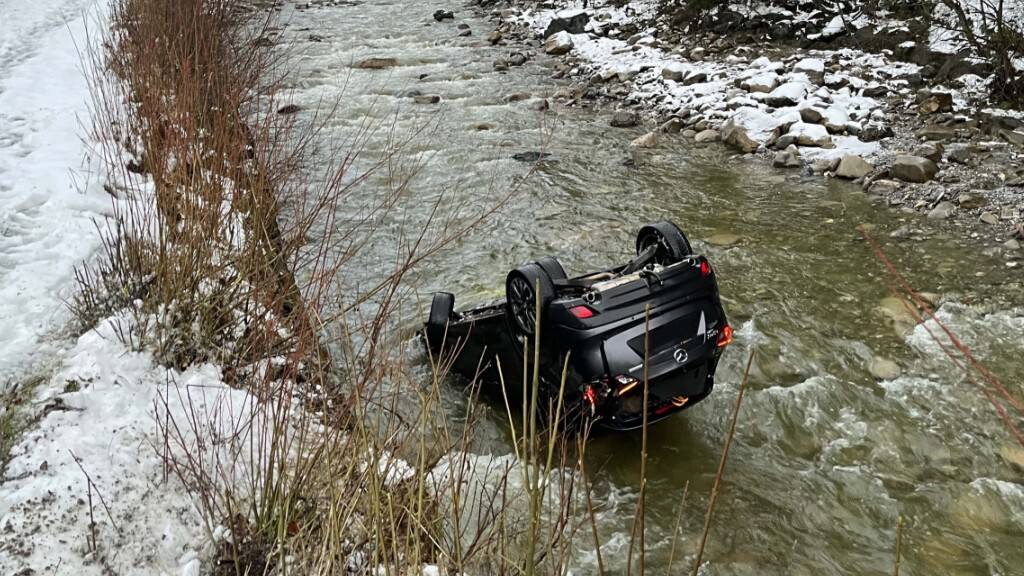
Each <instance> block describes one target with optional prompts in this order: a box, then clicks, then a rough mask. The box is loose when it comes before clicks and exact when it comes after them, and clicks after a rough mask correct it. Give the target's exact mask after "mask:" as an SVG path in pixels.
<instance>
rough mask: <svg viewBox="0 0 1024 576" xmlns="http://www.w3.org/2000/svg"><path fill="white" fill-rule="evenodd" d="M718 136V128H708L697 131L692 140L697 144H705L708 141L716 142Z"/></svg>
mask: <svg viewBox="0 0 1024 576" xmlns="http://www.w3.org/2000/svg"><path fill="white" fill-rule="evenodd" d="M719 137H720V134H719V133H718V130H712V129H710V128H709V129H707V130H703V131H701V132H698V133H697V135H696V136H694V137H693V140H694V142H696V143H697V144H707V143H709V142H718V139H719Z"/></svg>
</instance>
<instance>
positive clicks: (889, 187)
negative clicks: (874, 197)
mask: <svg viewBox="0 0 1024 576" xmlns="http://www.w3.org/2000/svg"><path fill="white" fill-rule="evenodd" d="M902 186H903V185H902V184H900V183H899V182H897V181H896V180H875V181H874V182H872V183H871V185H870V186H868V193H869V194H878V195H879V196H888V195H889V194H892V193H894V192H896V191H897V190H899V189H900V187H902Z"/></svg>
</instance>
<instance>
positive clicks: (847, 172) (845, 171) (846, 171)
mask: <svg viewBox="0 0 1024 576" xmlns="http://www.w3.org/2000/svg"><path fill="white" fill-rule="evenodd" d="M874 169H875V167H874V166H873V165H871V163H869V162H867V161H865V160H864V159H863V158H861V157H860V156H857V155H856V154H847V155H846V156H843V159H842V160H840V161H839V167H838V168H836V176H838V177H839V178H847V179H849V180H856V179H857V178H863V177H864V176H867V175H868V174H869V173H870V172H871V171H872V170H874Z"/></svg>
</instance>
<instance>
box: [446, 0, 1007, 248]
mask: <svg viewBox="0 0 1024 576" xmlns="http://www.w3.org/2000/svg"><path fill="white" fill-rule="evenodd" d="M582 6H583V5H582V3H575V2H556V3H550V2H549V3H545V4H541V5H539V7H538V6H537V5H530V4H526V3H520V2H504V3H496V4H495V3H491V4H488V5H486V6H476V7H475V10H476V11H477V13H478V15H479V16H482V17H485V18H487V19H489V21H490V22H491V23H492V24H493V25H494V30H493V31H492V32H490V33H489V34H487V35H486V38H487V41H488V42H490V43H491V44H497V45H500V46H506V47H507V49H508V57H506V58H500V59H497V60H495V61H494V62H493V66H494V68H495V70H497V71H499V72H500V71H503V70H507V69H508V68H509V67H514V66H518V65H522V63H523V62H524V61H525V60H526V59H527V58H534V57H536V56H537V55H538V54H539V53H541V52H546V53H547V54H550V55H554V56H557V57H559V58H560V60H561V62H560V65H559V68H558V71H557V72H556V73H555V76H556V77H559V78H564V79H568V80H570V81H571V82H572V84H571V87H567V88H563V89H560V90H558V91H557V92H555V93H554V94H553V96H552V100H553V101H554V102H555V103H557V104H558V105H561V106H566V107H582V108H597V109H601V110H603V111H606V113H607V116H608V123H609V126H610V127H613V128H623V129H633V130H637V129H641V130H645V131H647V132H648V134H647V135H641V137H640V138H637V139H636V140H635V141H634V142H633V145H634V146H635V147H638V148H648V147H657V146H665V145H670V144H668V143H665V140H664V139H663V140H662V141H661V142H659V140H658V137H657V135H658V134H661V133H673V132H681V133H682V134H683V135H685V136H686V137H688V138H690V139H692V140H693V141H695V142H696V143H698V144H702V145H718V144H715V143H719V142H720V143H721V144H724V145H725V146H728V147H729V148H731V149H732V150H734V151H735V152H737V153H739V154H747V155H753V156H757V157H759V158H761V159H763V161H764V162H765V163H767V164H770V165H772V166H774V168H775V169H777V170H779V171H780V173H782V172H789V173H792V172H794V171H796V172H799V173H801V174H802V175H804V176H806V177H808V178H815V177H825V178H840V179H846V180H849V181H852V182H853V183H855V184H859V185H861V186H862V188H863V190H864V191H865V192H866V193H868V194H869V195H871V196H872V198H873V199H874V200H873V201H875V202H876V203H877V204H878V205H880V206H888V207H891V208H894V209H898V210H902V211H905V212H911V213H921V214H923V215H926V216H927V217H928V218H929V219H930V220H933V221H934V222H935V223H936V224H938V223H940V222H944V221H945V222H948V225H949V227H950V228H951V229H953V230H956V231H957V233H958V234H963V235H969V236H972V237H975V238H981V239H983V240H984V241H985V242H986V243H987V244H988V245H989V250H990V251H992V252H993V253H995V254H1001V255H1003V256H1004V257H1005V259H1006V260H1007V264H1008V265H1010V266H1015V265H1016V261H1017V259H1018V258H1019V257H1020V256H1021V252H1020V241H1021V240H1022V239H1024V229H1022V216H1021V212H1022V206H1024V121H1022V119H1024V113H1022V112H1021V111H1020V110H1012V109H994V108H992V107H990V105H989V104H988V102H987V92H986V83H987V77H985V76H983V74H987V73H988V71H987V69H986V67H985V66H984V65H983V64H982V63H978V62H976V61H971V60H969V59H964V58H959V57H954V56H951V55H949V54H944V53H943V52H942V46H940V45H939V43H938V42H933V44H935V46H930V45H929V46H925V45H919V44H918V43H915V42H914V41H913V40H910V39H908V38H911V37H912V35H910V34H911V33H910V32H909V28H908V26H906V25H901V24H900V23H899V22H896V23H894V22H892V21H889V22H887V23H886V24H885V25H884V26H882V25H875V24H874V23H871V22H860V26H861V29H860V30H858V31H857V32H856V33H855V34H854V33H840V34H836V33H835V31H834V30H831V31H830V30H829V26H833V27H834V23H833V22H830V21H822V22H818V23H815V22H814V21H812V20H806V19H805V20H801V21H800V22H798V23H795V22H796V20H797V19H794V18H791V19H790V20H791V21H790V22H789V24H793V25H796V24H799V25H800V26H803V28H799V29H798V32H799V33H800V34H803V36H804V37H805V41H804V42H802V43H799V42H797V43H794V42H792V41H788V42H787V41H779V40H772V39H770V38H767V37H761V38H760V39H758V37H757V35H755V34H750V33H748V32H738V33H735V34H732V35H728V34H726V35H721V34H718V33H715V32H707V33H705V34H701V35H681V34H679V33H678V32H673V30H672V28H671V26H670V24H669V23H667V22H666V21H664V19H659V17H658V15H657V14H656V13H655V12H654V9H653V4H652V3H635V2H634V3H630V4H629V5H628V6H626V7H618V6H616V5H615V3H612V2H597V3H588V4H587V7H586V8H583V7H582ZM798 16H799V15H798ZM456 21H457V20H455V19H453V20H451V21H450V22H452V25H453V26H454V25H456V24H455V22H456ZM773 21H774V22H776V23H778V22H779V20H778V19H776V20H773ZM785 23H786V22H783V24H785ZM814 26H820V27H821V28H822V29H821V30H819V31H817V32H814V31H813V30H814ZM826 32H828V33H831V34H832V36H831V37H829V36H828V35H827V34H825V33H826ZM925 34H927V31H925ZM861 40H863V41H864V42H863V43H861ZM800 44H802V45H800ZM850 45H860V46H862V47H863V46H865V45H867V46H874V47H876V48H877V49H878V50H880V51H879V52H868V51H865V50H861V49H858V48H851V47H850ZM907 233H908V234H911V233H912V231H908V232H907Z"/></svg>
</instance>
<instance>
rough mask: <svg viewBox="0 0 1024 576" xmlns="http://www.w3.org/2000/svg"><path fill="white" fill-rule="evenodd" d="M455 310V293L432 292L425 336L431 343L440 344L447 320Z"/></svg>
mask: <svg viewBox="0 0 1024 576" xmlns="http://www.w3.org/2000/svg"><path fill="white" fill-rule="evenodd" d="M454 311H455V295H454V294H449V293H448V292H434V297H433V299H431V301H430V315H429V316H427V338H428V339H429V340H430V341H431V343H433V344H440V343H441V340H442V339H443V338H444V333H445V329H446V328H447V326H448V321H449V320H451V317H452V312H454Z"/></svg>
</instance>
